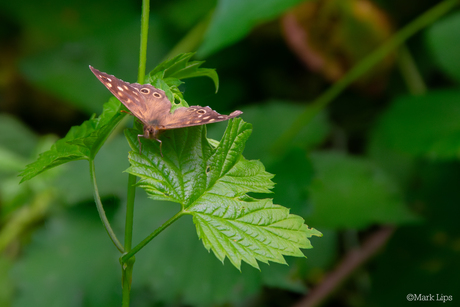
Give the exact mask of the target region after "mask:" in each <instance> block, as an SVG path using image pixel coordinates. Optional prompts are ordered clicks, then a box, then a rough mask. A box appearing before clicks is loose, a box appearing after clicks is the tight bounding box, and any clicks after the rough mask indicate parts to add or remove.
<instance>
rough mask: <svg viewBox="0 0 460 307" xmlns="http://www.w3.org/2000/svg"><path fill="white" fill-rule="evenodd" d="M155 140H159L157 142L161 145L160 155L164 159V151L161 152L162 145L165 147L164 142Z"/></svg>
mask: <svg viewBox="0 0 460 307" xmlns="http://www.w3.org/2000/svg"><path fill="white" fill-rule="evenodd" d="M155 140H157V142H158V143H160V155H161V157H162V158H163V151H162V150H161V145H163V142H162V141H161V140H159V139H155Z"/></svg>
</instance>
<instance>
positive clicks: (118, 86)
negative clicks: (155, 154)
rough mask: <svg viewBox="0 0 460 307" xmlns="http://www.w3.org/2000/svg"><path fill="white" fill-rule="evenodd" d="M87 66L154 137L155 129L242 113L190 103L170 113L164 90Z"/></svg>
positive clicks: (200, 122)
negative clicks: (220, 110)
mask: <svg viewBox="0 0 460 307" xmlns="http://www.w3.org/2000/svg"><path fill="white" fill-rule="evenodd" d="M89 68H90V69H91V71H92V72H93V73H94V75H95V76H96V77H97V78H98V79H99V81H101V82H102V84H104V85H105V87H107V89H108V90H109V91H110V92H111V93H112V94H113V95H115V97H117V98H118V100H120V101H121V102H122V103H123V104H124V105H125V106H126V107H127V108H128V109H129V110H130V111H131V112H132V113H133V115H134V116H136V117H137V118H139V119H140V120H141V121H142V122H143V123H144V125H145V126H147V127H148V129H150V130H151V131H149V134H153V135H154V137H155V135H156V132H155V131H157V130H168V129H175V128H182V127H190V126H198V125H205V124H210V123H217V122H221V121H224V120H228V119H230V118H234V117H236V116H238V115H240V114H242V113H243V112H241V111H238V110H237V111H234V112H232V113H231V114H230V115H222V114H219V113H217V112H216V111H214V110H212V109H211V108H210V107H200V106H191V107H189V108H186V107H181V108H178V109H176V110H175V111H174V113H172V114H171V113H170V111H171V102H170V101H169V99H168V98H167V97H166V94H165V92H164V91H162V90H160V89H157V88H155V87H153V86H151V85H150V84H143V85H142V84H139V83H128V82H125V81H123V80H120V79H118V78H116V77H115V76H113V75H109V74H106V73H104V72H101V71H99V70H97V69H95V68H93V67H91V66H90V67H89ZM149 134H147V135H149Z"/></svg>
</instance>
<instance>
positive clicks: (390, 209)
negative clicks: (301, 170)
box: [308, 152, 417, 229]
mask: <svg viewBox="0 0 460 307" xmlns="http://www.w3.org/2000/svg"><path fill="white" fill-rule="evenodd" d="M311 159H312V162H313V168H314V170H315V171H316V176H315V178H314V180H313V183H312V184H311V186H310V199H311V203H312V209H311V210H310V211H311V212H312V213H311V216H309V217H308V220H309V221H310V222H311V223H315V225H321V226H322V227H327V228H332V229H337V228H365V227H369V226H371V225H373V224H375V223H384V224H403V223H408V222H413V221H416V220H417V218H416V217H414V216H413V214H412V213H411V212H410V211H409V210H408V209H407V207H406V204H405V203H404V201H403V195H402V193H401V191H400V190H399V189H398V186H397V185H396V184H395V182H394V180H392V178H390V177H389V176H388V175H387V174H386V173H385V172H383V171H382V170H381V169H380V168H378V167H377V166H376V165H374V164H373V163H371V162H370V161H367V160H364V159H362V158H354V157H349V156H346V155H344V154H341V153H335V152H319V153H314V154H312V155H311Z"/></svg>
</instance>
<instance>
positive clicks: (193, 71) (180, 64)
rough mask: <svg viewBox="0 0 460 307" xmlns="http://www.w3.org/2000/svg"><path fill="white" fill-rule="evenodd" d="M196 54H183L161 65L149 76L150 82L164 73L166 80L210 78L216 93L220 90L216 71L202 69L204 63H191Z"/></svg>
mask: <svg viewBox="0 0 460 307" xmlns="http://www.w3.org/2000/svg"><path fill="white" fill-rule="evenodd" d="M194 54H195V53H193V52H190V53H181V54H179V55H177V56H175V57H174V58H172V59H170V60H167V61H164V62H162V63H161V64H160V65H158V66H157V67H155V69H154V70H152V71H151V72H150V74H149V76H150V78H151V79H149V80H148V82H150V80H152V79H153V78H154V76H155V75H156V74H158V73H160V72H161V73H162V77H163V78H164V79H167V78H170V79H187V78H195V77H209V78H211V79H212V81H213V82H214V85H215V87H216V92H217V91H218V89H219V77H218V75H217V73H216V70H215V69H212V68H200V66H201V64H203V63H204V61H190V62H189V60H190V58H191V57H192V56H193V55H194Z"/></svg>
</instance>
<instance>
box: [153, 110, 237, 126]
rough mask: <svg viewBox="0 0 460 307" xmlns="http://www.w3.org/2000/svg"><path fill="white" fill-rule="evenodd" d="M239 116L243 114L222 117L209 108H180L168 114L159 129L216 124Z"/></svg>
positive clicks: (233, 113)
mask: <svg viewBox="0 0 460 307" xmlns="http://www.w3.org/2000/svg"><path fill="white" fill-rule="evenodd" d="M241 114H243V112H241V111H238V110H237V111H234V112H232V113H231V114H230V115H222V114H219V113H217V112H216V111H214V110H213V109H211V108H210V107H200V106H191V107H189V108H185V107H181V108H178V109H176V110H175V111H174V113H173V114H168V115H167V116H166V117H165V119H164V123H163V125H162V126H161V127H159V129H163V130H166V129H175V128H182V127H190V126H198V125H205V124H211V123H217V122H221V121H224V120H228V119H230V118H234V117H236V116H238V115H241Z"/></svg>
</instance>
